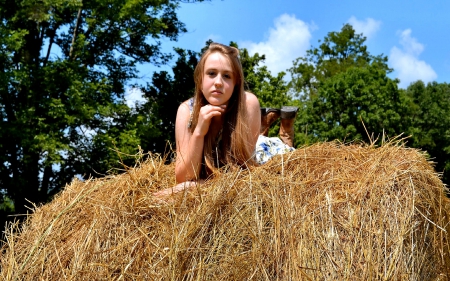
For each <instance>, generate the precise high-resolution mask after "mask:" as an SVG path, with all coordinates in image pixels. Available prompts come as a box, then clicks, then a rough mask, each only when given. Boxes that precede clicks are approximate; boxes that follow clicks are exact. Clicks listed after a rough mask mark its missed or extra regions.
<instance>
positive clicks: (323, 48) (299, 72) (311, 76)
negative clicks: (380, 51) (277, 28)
mask: <svg viewBox="0 0 450 281" xmlns="http://www.w3.org/2000/svg"><path fill="white" fill-rule="evenodd" d="M365 41H366V37H364V36H363V35H362V34H357V33H356V32H355V30H354V29H353V27H352V26H351V25H350V24H345V25H344V26H343V27H342V29H341V31H340V32H335V31H333V32H329V33H328V35H327V36H326V37H325V39H324V40H323V43H321V44H320V45H319V47H318V48H312V49H310V50H307V51H306V57H299V58H297V59H296V60H295V61H294V65H293V67H292V68H290V69H289V72H290V73H291V76H292V79H291V82H290V87H291V89H292V91H293V93H294V94H296V95H302V94H305V95H307V96H309V95H313V94H315V93H316V92H317V90H318V87H319V86H320V83H321V82H322V81H325V80H326V79H328V78H330V77H333V76H334V75H336V74H338V73H340V72H344V71H346V70H347V69H349V68H353V67H366V66H368V65H376V66H377V67H379V68H380V69H383V70H385V71H386V72H387V73H390V72H391V71H392V70H391V69H390V68H389V67H388V65H387V57H385V56H382V55H379V56H373V55H371V54H370V53H369V52H368V51H367V46H366V45H364V42H365ZM320 42H321V41H320V40H319V43H320Z"/></svg>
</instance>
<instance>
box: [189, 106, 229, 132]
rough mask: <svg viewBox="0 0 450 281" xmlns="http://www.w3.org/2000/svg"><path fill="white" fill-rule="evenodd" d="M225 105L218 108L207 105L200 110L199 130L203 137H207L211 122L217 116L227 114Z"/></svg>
mask: <svg viewBox="0 0 450 281" xmlns="http://www.w3.org/2000/svg"><path fill="white" fill-rule="evenodd" d="M225 107H226V106H225V105H221V106H217V105H210V104H207V105H205V106H203V107H202V108H201V109H200V113H199V116H198V122H197V128H196V129H198V131H199V133H200V134H201V135H206V134H207V133H208V130H209V125H210V124H211V120H212V119H213V118H214V117H215V116H220V115H222V113H224V112H225Z"/></svg>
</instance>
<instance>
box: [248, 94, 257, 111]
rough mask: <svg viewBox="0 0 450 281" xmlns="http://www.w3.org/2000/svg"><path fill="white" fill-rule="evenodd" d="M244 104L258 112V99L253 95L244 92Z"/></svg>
mask: <svg viewBox="0 0 450 281" xmlns="http://www.w3.org/2000/svg"><path fill="white" fill-rule="evenodd" d="M245 102H246V104H247V108H255V109H258V110H259V101H258V98H257V97H256V96H255V95H254V94H253V93H250V92H245Z"/></svg>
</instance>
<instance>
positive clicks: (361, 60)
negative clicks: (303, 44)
mask: <svg viewBox="0 0 450 281" xmlns="http://www.w3.org/2000/svg"><path fill="white" fill-rule="evenodd" d="M319 42H320V41H319ZM364 42H365V37H363V36H362V35H360V34H356V33H355V31H354V29H353V28H352V27H351V26H350V25H348V24H346V25H344V26H343V28H342V30H341V31H340V32H330V33H328V36H327V37H325V39H324V40H323V43H322V44H320V46H319V48H312V49H311V50H308V51H307V55H306V57H304V58H302V57H300V58H298V59H297V60H295V61H294V66H293V67H292V68H291V69H290V72H291V75H292V81H291V83H290V87H291V91H292V92H293V94H295V95H297V96H298V97H299V100H298V103H299V104H300V107H301V108H302V111H301V112H300V113H299V117H298V118H297V121H296V127H297V128H296V129H297V133H296V139H297V142H296V143H298V142H299V143H304V144H306V143H311V142H315V141H324V140H333V139H339V140H341V141H344V140H349V141H350V140H355V139H360V140H364V141H370V140H369V136H368V135H367V132H368V133H369V134H372V133H374V136H371V137H375V138H376V137H377V136H380V135H381V134H382V133H383V132H384V133H386V134H387V135H388V136H391V137H392V136H396V135H398V134H400V133H402V130H404V129H405V126H406V124H404V123H403V122H402V118H401V116H402V113H404V112H405V110H406V109H405V105H404V102H405V98H404V97H403V96H402V93H401V92H399V91H398V88H397V84H398V81H397V80H392V79H390V78H389V77H387V74H388V73H389V72H390V71H391V69H389V68H388V66H387V58H386V57H382V56H372V55H370V53H369V52H368V51H367V47H366V46H365V45H364ZM363 122H364V124H363ZM364 125H365V126H366V128H367V132H366V129H365V128H364Z"/></svg>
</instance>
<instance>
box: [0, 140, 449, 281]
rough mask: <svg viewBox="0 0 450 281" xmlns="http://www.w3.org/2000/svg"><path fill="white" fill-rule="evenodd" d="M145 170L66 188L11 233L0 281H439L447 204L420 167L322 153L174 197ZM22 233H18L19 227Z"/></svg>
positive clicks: (160, 177) (385, 156) (152, 167)
mask: <svg viewBox="0 0 450 281" xmlns="http://www.w3.org/2000/svg"><path fill="white" fill-rule="evenodd" d="M173 169H174V167H173V166H172V165H168V166H167V165H164V164H163V161H161V160H160V159H158V158H152V159H150V160H148V161H146V162H145V163H143V164H141V165H140V166H139V167H138V168H135V169H132V170H131V171H129V172H128V173H124V174H121V175H118V176H110V177H106V178H103V179H98V180H89V181H85V182H81V181H78V180H75V181H74V182H72V183H71V184H70V185H68V186H67V187H66V188H65V190H64V191H63V192H61V193H60V194H59V195H58V196H57V197H56V198H55V199H54V200H53V201H52V202H51V203H49V204H47V205H44V206H42V207H39V208H37V209H36V211H35V213H34V214H33V215H31V216H30V217H29V219H28V220H27V221H26V223H25V224H23V225H22V226H21V228H20V230H17V229H14V225H13V226H10V227H9V229H8V233H7V240H6V243H5V245H4V247H3V251H2V256H1V276H2V278H3V279H4V280H249V279H252V280H344V279H347V278H348V279H350V280H387V279H389V280H447V279H448V278H449V277H450V259H449V254H450V246H449V238H450V235H449V233H450V232H449V231H450V226H449V221H450V220H449V218H450V202H449V199H448V198H447V197H446V193H445V187H444V185H443V184H442V182H441V181H440V179H439V177H438V175H437V174H436V173H435V172H434V170H433V168H432V165H430V163H429V162H428V161H427V160H426V158H425V156H424V155H423V154H422V153H421V152H419V151H417V150H414V149H408V148H405V147H402V146H401V145H398V144H395V145H392V144H386V145H383V146H382V147H379V148H374V147H371V146H365V145H356V144H351V145H342V144H339V143H335V142H331V143H323V144H317V145H313V146H310V147H305V148H300V149H297V150H296V151H295V152H293V153H292V154H287V155H284V156H282V157H281V156H280V157H277V158H275V159H273V160H272V161H270V162H269V163H267V164H266V165H264V166H262V167H257V168H254V169H252V170H251V171H234V172H228V173H225V174H222V175H220V176H217V177H216V178H214V179H212V180H210V181H208V182H207V183H205V184H202V185H201V186H198V188H194V189H193V190H191V191H190V192H186V193H183V194H181V195H179V196H177V197H176V198H175V201H174V203H173V204H162V203H161V202H158V201H155V199H154V198H153V197H152V195H151V194H152V192H155V191H157V190H159V189H162V188H166V187H170V186H173V185H174V184H175V182H174V178H175V177H174V175H173ZM16 227H17V225H16Z"/></svg>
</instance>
